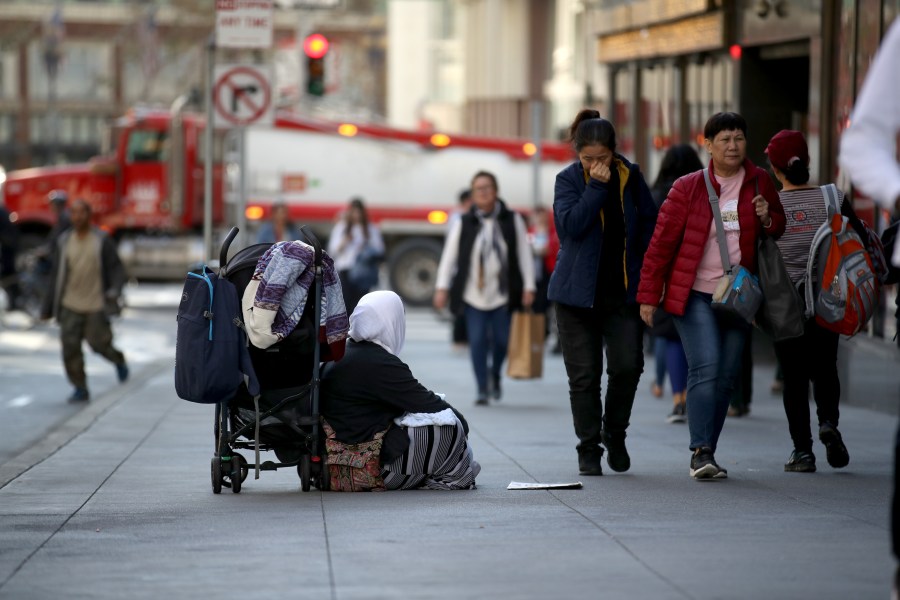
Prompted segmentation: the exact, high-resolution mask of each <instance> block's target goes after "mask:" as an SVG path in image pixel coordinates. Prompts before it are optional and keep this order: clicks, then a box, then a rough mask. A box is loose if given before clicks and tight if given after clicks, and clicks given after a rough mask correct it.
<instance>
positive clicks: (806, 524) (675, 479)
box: [0, 335, 896, 600]
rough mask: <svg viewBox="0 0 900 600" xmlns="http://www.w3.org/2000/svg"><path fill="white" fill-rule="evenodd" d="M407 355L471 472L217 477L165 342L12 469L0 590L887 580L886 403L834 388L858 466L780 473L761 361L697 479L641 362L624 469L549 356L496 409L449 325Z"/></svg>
mask: <svg viewBox="0 0 900 600" xmlns="http://www.w3.org/2000/svg"><path fill="white" fill-rule="evenodd" d="M410 337H414V336H413V335H411V336H410ZM403 357H404V359H405V360H407V362H409V363H410V365H411V366H412V368H413V372H414V374H415V375H416V376H417V377H418V378H419V379H420V380H421V381H423V383H425V385H427V386H428V387H430V388H432V389H434V390H435V391H439V392H446V393H447V395H448V400H449V401H451V402H452V403H454V404H455V405H456V406H457V407H458V408H460V409H461V410H462V411H463V412H464V413H465V415H466V417H467V419H468V420H469V423H470V425H471V427H472V434H471V442H472V445H473V448H474V452H475V457H476V459H477V460H478V461H479V462H480V463H481V465H482V472H481V475H480V476H479V478H478V489H477V490H474V491H468V492H452V493H442V492H429V491H413V492H390V493H382V494H338V493H320V492H317V491H312V492H309V493H302V492H300V491H299V479H298V477H297V474H296V472H295V471H293V470H284V471H279V472H277V473H263V474H262V477H261V478H260V479H259V480H253V479H252V473H251V476H250V477H249V478H248V479H247V481H246V482H245V483H244V486H243V491H242V492H241V493H240V494H237V495H235V494H232V493H231V491H230V490H227V489H226V490H224V491H223V493H222V494H221V495H218V496H217V495H213V494H212V492H211V490H210V483H209V461H210V458H211V457H212V454H213V432H212V420H213V417H212V415H213V412H212V407H210V406H200V405H194V404H190V403H187V402H183V401H181V400H179V399H178V398H177V397H176V396H175V393H174V390H173V386H172V372H171V361H157V362H155V363H152V364H151V365H149V366H147V367H145V368H144V369H143V370H142V371H141V372H139V373H136V374H135V376H134V378H133V380H132V381H130V382H129V383H128V384H126V385H125V386H123V387H121V388H116V389H114V390H112V391H110V392H109V393H108V394H106V395H105V396H102V397H100V398H97V399H96V400H95V401H94V402H93V403H92V404H91V405H90V406H88V407H87V408H85V409H84V411H83V412H82V413H79V415H78V416H76V417H75V419H81V421H71V422H70V423H68V424H67V426H68V427H69V430H68V431H67V432H57V439H54V440H49V441H46V442H45V443H42V444H40V445H38V446H36V447H34V448H32V449H30V450H29V451H27V452H26V453H24V454H23V455H20V457H19V458H18V459H17V460H16V461H14V462H13V463H7V464H6V465H3V466H2V468H0V485H2V486H3V487H2V488H0V598H11V599H12V598H15V599H30V598H35V599H44V598H48V599H49V598H92V599H93V598H109V599H119V598H159V597H170V598H196V597H202V596H210V595H213V594H215V595H222V594H229V595H234V596H237V597H240V598H272V597H300V598H332V599H341V600H349V599H355V598H360V599H363V598H365V599H370V598H401V597H402V598H527V599H530V598H534V599H539V598H540V599H544V598H574V597H583V598H599V597H602V598H662V599H665V598H698V599H700V598H764V597H768V598H886V597H888V594H889V588H890V578H891V574H892V571H893V561H892V559H891V557H890V549H889V542H888V540H889V535H888V517H887V515H888V503H889V497H890V489H891V469H892V465H891V453H892V448H893V434H894V430H895V427H896V420H895V418H894V417H891V416H886V415H885V414H883V413H879V412H874V411H870V410H867V409H863V408H857V407H853V406H845V407H842V420H841V430H842V431H843V433H844V438H845V440H846V442H847V445H848V447H849V450H850V455H851V463H850V465H849V467H848V468H846V469H843V470H841V471H834V470H832V469H831V468H830V467H828V465H827V463H826V461H825V455H824V450H823V448H822V446H821V445H820V444H818V443H816V447H815V451H816V454H817V457H818V459H819V469H820V470H819V472H818V473H816V474H789V473H784V472H783V468H782V465H783V463H784V461H785V460H786V459H787V457H788V455H789V453H790V450H791V443H790V439H789V437H788V433H787V424H786V421H785V418H784V414H783V410H782V407H781V402H780V399H777V398H773V397H769V396H768V395H767V394H768V392H767V390H768V384H769V383H770V382H771V379H772V374H773V373H772V367H771V365H769V364H764V363H763V364H758V365H757V368H756V371H755V384H756V385H755V388H756V390H757V393H756V394H755V396H754V404H753V410H752V413H751V415H750V417H748V418H742V419H733V420H729V422H728V423H726V426H725V431H724V433H723V435H722V439H721V442H720V447H719V451H718V452H717V458H718V459H719V461H720V462H721V463H722V464H723V466H725V467H727V468H728V470H729V477H730V478H729V479H728V480H727V481H716V482H697V481H693V480H691V479H690V478H689V476H688V461H689V452H688V450H687V444H688V438H687V429H686V427H685V426H681V425H669V424H666V423H665V422H664V416H665V415H666V414H667V413H668V410H669V408H670V407H669V404H668V401H661V400H656V399H654V398H652V397H651V396H650V394H649V381H650V378H649V373H648V372H649V371H651V370H652V363H650V362H649V361H648V365H647V368H646V369H645V371H647V372H645V375H644V379H643V381H642V382H641V385H640V388H639V391H638V397H637V399H636V401H635V407H634V413H633V419H632V425H631V428H630V429H629V437H628V447H629V450H630V452H631V455H632V469H631V471H630V472H628V473H625V474H615V473H612V472H611V471H609V469H605V470H606V472H607V474H606V475H605V476H603V477H593V478H591V477H579V476H578V472H577V461H576V456H575V451H574V444H575V438H574V434H573V432H572V424H571V414H570V411H569V407H568V399H567V394H566V389H567V388H566V383H565V382H566V379H565V374H564V369H563V366H562V363H561V360H559V359H558V357H551V356H549V355H548V356H547V364H546V369H545V371H546V372H545V376H544V378H543V379H541V380H538V381H530V382H518V381H507V382H506V383H505V388H504V399H503V401H502V402H500V403H499V404H495V405H492V406H490V407H487V408H481V407H477V408H476V407H474V406H472V404H471V401H472V398H471V396H472V383H471V382H470V379H471V375H470V370H469V366H468V360H467V357H466V356H464V355H461V354H454V353H452V352H451V351H450V349H449V345H448V344H447V343H445V342H443V341H429V340H416V339H411V340H409V341H408V342H407V346H406V348H405V350H404V352H403ZM67 437H68V438H71V439H66V438H67ZM245 456H246V457H247V458H248V459H250V458H251V457H250V453H249V452H248V453H245ZM512 480H515V481H543V482H551V481H552V482H557V481H579V480H581V481H582V482H583V483H584V488H583V489H581V490H558V491H552V492H550V491H507V490H506V489H505V488H506V486H507V484H508V483H509V482H510V481H512Z"/></svg>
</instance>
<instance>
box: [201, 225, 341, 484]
mask: <svg viewBox="0 0 900 600" xmlns="http://www.w3.org/2000/svg"><path fill="white" fill-rule="evenodd" d="M301 232H302V233H303V235H304V236H306V238H307V240H308V241H309V243H310V245H311V246H312V247H313V249H314V256H315V262H314V268H315V289H314V290H310V292H311V293H310V294H309V295H308V298H307V302H306V306H305V307H304V310H303V316H302V318H301V320H300V322H299V323H298V325H297V327H296V328H295V329H294V331H293V332H292V333H291V334H290V335H289V336H288V337H286V338H285V339H283V340H281V341H280V342H278V343H277V344H275V345H273V346H271V347H269V348H267V349H265V350H263V349H260V348H256V347H255V346H253V345H252V344H251V345H250V348H249V350H250V358H251V361H252V363H253V369H254V371H256V375H257V378H258V379H259V384H260V395H259V396H258V397H256V398H254V397H253V396H251V395H250V394H249V392H248V391H247V389H246V388H245V387H244V386H243V385H242V386H241V388H240V389H239V390H238V393H237V394H236V395H235V397H234V398H232V399H231V400H230V401H229V402H220V403H217V404H216V414H215V422H214V431H215V440H216V442H215V443H216V446H215V448H216V454H215V456H214V457H213V459H212V472H211V476H212V489H213V493H216V494H218V493H220V492H221V491H222V487H223V485H224V486H225V487H230V488H231V491H232V492H234V493H236V494H237V493H239V492H240V491H241V484H242V483H243V481H244V480H245V479H246V477H247V475H248V473H249V470H250V468H251V466H253V465H250V464H248V462H247V460H246V459H245V458H244V457H243V456H242V455H241V454H239V453H237V452H235V450H237V449H252V450H254V452H255V456H256V461H255V462H256V465H255V466H256V469H257V477H258V471H274V470H277V469H283V468H286V467H296V468H297V472H298V474H299V476H300V483H301V489H302V490H303V491H304V492H308V491H309V490H310V487H311V486H312V485H315V486H316V488H318V489H322V490H324V489H327V487H328V470H327V467H326V465H325V452H324V440H323V439H321V436H320V427H319V361H320V359H321V355H322V350H321V348H320V344H319V343H318V331H319V320H320V317H321V311H322V301H321V299H322V294H323V289H324V286H323V267H322V247H321V244H320V243H319V240H318V239H317V238H316V237H315V235H313V234H312V232H310V231H308V230H307V229H306V228H305V227H303V228H301ZM237 233H238V229H237V228H236V227H234V228H232V229H231V231H230V232H229V234H228V236H227V237H226V238H225V241H224V242H223V243H222V247H221V249H220V251H219V260H220V263H219V264H220V265H223V266H222V267H221V268H220V270H219V277H222V278H224V279H227V280H228V281H230V282H231V283H233V284H234V286H235V288H237V292H238V296H243V294H244V290H245V288H246V287H247V285H248V284H249V282H250V279H251V278H252V276H253V272H254V270H255V269H256V264H257V261H258V260H259V258H260V257H261V256H262V255H263V254H264V253H265V252H266V250H268V249H269V248H270V247H271V246H272V244H256V245H253V246H248V247H247V248H244V249H243V250H240V251H239V252H237V253H236V254H235V255H234V256H233V257H232V258H231V260H227V256H228V248H229V246H230V245H231V242H232V241H233V240H234V237H235V236H236V235H237ZM270 450H271V451H274V452H275V456H276V457H277V458H278V462H274V461H271V460H267V461H265V462H262V463H260V461H259V453H260V452H263V451H270Z"/></svg>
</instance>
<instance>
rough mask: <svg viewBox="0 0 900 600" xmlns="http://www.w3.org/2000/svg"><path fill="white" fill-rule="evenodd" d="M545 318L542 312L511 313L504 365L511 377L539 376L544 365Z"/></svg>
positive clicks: (532, 377)
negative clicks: (505, 364) (506, 355)
mask: <svg viewBox="0 0 900 600" xmlns="http://www.w3.org/2000/svg"><path fill="white" fill-rule="evenodd" d="M545 319H546V317H545V316H544V315H543V314H535V313H532V312H514V313H513V315H512V323H510V327H509V350H508V356H509V363H508V364H507V366H506V374H507V375H509V376H510V377H512V378H513V379H538V378H540V376H541V374H542V372H543V366H544V327H545V323H546V321H545Z"/></svg>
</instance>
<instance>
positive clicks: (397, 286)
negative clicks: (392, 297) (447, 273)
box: [387, 238, 441, 306]
mask: <svg viewBox="0 0 900 600" xmlns="http://www.w3.org/2000/svg"><path fill="white" fill-rule="evenodd" d="M440 260H441V243H440V242H439V241H437V240H433V239H424V238H418V239H410V240H406V241H404V242H401V243H399V244H397V247H396V248H394V249H393V250H392V251H391V254H390V258H389V259H388V265H387V266H388V278H389V279H390V282H391V289H392V290H394V291H395V292H397V294H398V295H399V296H400V297H401V298H403V301H404V302H405V303H406V304H409V305H412V306H427V305H429V304H431V298H432V296H433V295H434V284H435V280H436V278H437V268H438V263H439V262H440Z"/></svg>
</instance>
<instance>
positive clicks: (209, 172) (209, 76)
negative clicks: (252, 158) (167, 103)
mask: <svg viewBox="0 0 900 600" xmlns="http://www.w3.org/2000/svg"><path fill="white" fill-rule="evenodd" d="M215 63H216V36H215V34H211V35H210V36H209V41H208V42H207V44H206V89H205V96H206V97H205V101H206V129H204V130H203V144H204V150H205V153H204V157H203V158H204V161H203V260H204V262H205V263H207V264H208V263H209V262H210V261H211V260H212V256H213V251H212V222H213V139H214V138H213V79H214V78H215ZM220 266H221V265H220Z"/></svg>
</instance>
